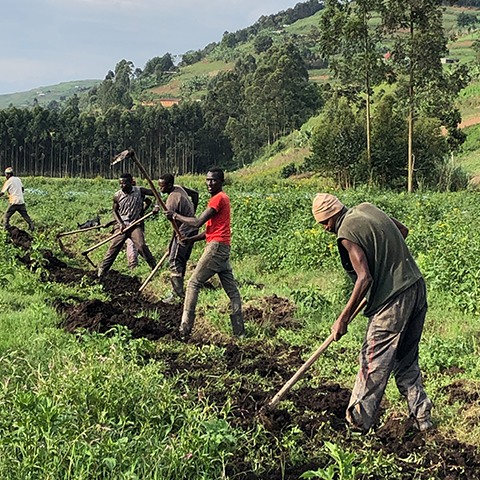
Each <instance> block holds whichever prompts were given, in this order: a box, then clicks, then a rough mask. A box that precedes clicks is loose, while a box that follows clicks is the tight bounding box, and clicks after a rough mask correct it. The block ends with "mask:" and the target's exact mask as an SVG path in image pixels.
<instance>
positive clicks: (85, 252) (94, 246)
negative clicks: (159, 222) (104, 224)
mask: <svg viewBox="0 0 480 480" xmlns="http://www.w3.org/2000/svg"><path fill="white" fill-rule="evenodd" d="M151 215H153V212H150V213H147V214H146V215H144V216H143V217H141V218H139V219H138V220H135V221H134V222H132V223H131V224H130V225H129V226H128V227H126V228H124V229H123V230H121V231H119V232H117V233H114V234H113V235H110V236H109V237H108V238H106V239H105V240H102V241H101V242H99V243H97V244H96V245H93V246H92V247H90V248H87V250H84V251H83V252H82V255H85V256H87V255H88V253H90V252H91V251H92V250H95V249H96V248H98V247H100V246H101V245H103V244H105V243H107V242H109V241H110V240H113V239H114V238H115V237H118V236H119V235H123V234H124V233H125V232H126V231H128V230H130V229H131V228H133V227H134V226H135V225H138V224H139V223H140V222H143V221H144V220H145V219H146V218H148V217H150V216H151Z"/></svg>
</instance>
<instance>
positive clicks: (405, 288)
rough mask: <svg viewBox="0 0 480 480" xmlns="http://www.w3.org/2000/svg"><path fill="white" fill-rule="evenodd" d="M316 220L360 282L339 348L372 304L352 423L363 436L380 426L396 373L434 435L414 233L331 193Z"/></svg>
mask: <svg viewBox="0 0 480 480" xmlns="http://www.w3.org/2000/svg"><path fill="white" fill-rule="evenodd" d="M312 212H313V215H314V217H315V219H316V220H317V222H319V223H321V224H322V225H323V228H324V229H325V230H326V231H327V232H331V233H335V234H336V235H337V244H338V249H339V253H340V258H341V260H342V265H343V267H344V268H345V270H346V271H347V272H348V273H349V274H350V276H351V277H352V279H353V280H354V282H355V286H354V289H353V292H352V295H351V297H350V299H349V301H348V302H347V305H346V306H345V308H344V310H343V312H342V313H341V314H340V316H339V317H338V319H337V321H336V322H335V323H334V324H333V326H332V333H333V335H334V339H335V340H336V341H337V340H339V339H340V338H341V337H342V336H343V335H345V333H346V332H347V326H348V320H349V319H350V317H351V316H352V314H353V313H354V311H355V310H356V309H357V307H358V306H359V305H360V303H361V301H362V299H363V298H364V297H366V298H367V306H366V309H365V315H366V316H367V317H369V322H368V327H367V333H366V336H365V340H364V343H363V346H362V350H361V352H360V370H359V372H358V375H357V379H356V382H355V386H354V389H353V392H352V397H351V399H350V403H349V406H348V408H347V421H348V422H349V423H350V424H351V425H352V426H353V427H356V428H358V429H361V430H364V431H366V430H368V429H369V428H370V427H371V426H372V425H373V423H374V422H375V419H376V415H377V412H378V408H379V406H380V402H381V400H382V397H383V394H384V392H385V388H386V385H387V382H388V378H389V376H390V374H391V372H392V371H393V373H394V376H395V381H396V384H397V387H398V389H399V391H400V393H401V394H402V395H404V396H405V397H406V399H407V402H408V407H409V411H410V415H411V416H412V417H413V418H414V419H415V421H416V426H417V428H418V429H419V430H421V431H424V430H428V429H429V428H431V427H432V422H431V420H430V410H431V408H432V403H431V401H430V399H429V398H428V396H427V394H426V393H425V391H424V389H423V384H422V375H421V372H420V368H419V366H418V343H419V341H420V338H421V335H422V330H423V325H424V321H425V315H426V313H427V294H426V288H425V281H424V280H423V277H422V274H421V273H420V270H419V268H418V266H417V264H416V263H415V260H414V259H413V257H412V255H411V254H410V251H409V250H408V247H407V244H406V243H405V238H406V237H407V235H408V228H407V227H406V226H405V225H403V224H402V223H400V222H399V221H398V220H396V219H394V218H392V217H390V216H388V215H387V214H386V213H385V212H383V211H382V210H380V209H378V208H377V207H375V206H373V205H372V204H370V203H362V204H360V205H358V206H357V207H355V208H351V209H347V208H346V207H344V205H343V204H342V203H341V202H340V200H339V199H338V198H336V197H334V196H333V195H330V194H328V193H319V194H317V196H316V197H315V200H314V202H313V208H312Z"/></svg>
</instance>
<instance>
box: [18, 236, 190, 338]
mask: <svg viewBox="0 0 480 480" xmlns="http://www.w3.org/2000/svg"><path fill="white" fill-rule="evenodd" d="M10 239H11V241H12V242H13V244H14V245H15V246H16V247H18V248H20V249H21V250H23V251H24V252H25V254H24V255H19V260H20V261H21V262H23V263H25V264H26V265H27V266H30V267H35V261H34V260H32V258H31V254H32V252H31V244H32V240H33V238H32V237H31V236H30V235H29V234H28V233H27V232H24V231H23V230H19V229H18V228H16V227H12V228H11V229H10ZM40 252H41V254H42V256H43V260H44V261H43V262H42V263H43V264H42V267H43V269H44V271H45V272H46V273H44V275H45V279H46V280H48V281H51V282H57V283H64V284H68V285H79V284H80V283H82V284H84V285H96V284H101V285H102V287H103V291H104V292H106V293H108V294H109V295H110V296H111V298H112V300H111V301H107V302H104V301H101V300H99V299H93V300H86V301H83V302H80V303H78V302H71V303H65V302H64V303H61V302H57V304H56V305H55V306H56V308H57V310H58V311H59V312H60V313H62V314H63V315H64V318H65V320H64V322H63V323H62V325H60V326H61V327H62V328H64V329H65V330H66V331H67V332H71V333H75V332H78V331H81V330H86V331H89V332H100V333H105V332H107V331H109V330H111V329H112V328H113V327H114V326H115V325H122V326H125V327H127V328H129V329H130V330H131V332H132V336H133V337H134V338H140V337H145V338H148V339H150V340H157V339H159V338H161V337H164V336H165V335H167V334H169V333H172V332H175V331H176V330H177V329H178V325H179V324H180V319H181V316H182V307H181V305H169V304H165V303H163V302H152V301H150V300H149V299H148V298H147V297H146V296H145V295H142V294H140V293H139V292H138V289H139V288H140V285H141V282H140V280H139V279H138V278H137V277H131V276H129V275H123V274H121V273H118V272H116V271H114V270H111V271H110V272H108V273H107V274H106V275H105V276H104V277H102V278H101V279H98V278H97V272H96V271H93V270H83V269H81V268H74V267H69V266H67V264H66V263H65V262H63V261H61V260H59V259H58V258H56V257H55V256H54V255H53V253H52V251H51V250H48V249H42V250H40ZM36 261H38V260H36Z"/></svg>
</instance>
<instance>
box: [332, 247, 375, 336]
mask: <svg viewBox="0 0 480 480" xmlns="http://www.w3.org/2000/svg"><path fill="white" fill-rule="evenodd" d="M341 244H342V245H343V246H344V247H345V249H346V250H347V252H348V255H349V257H350V261H351V262H352V267H353V269H354V270H355V273H356V274H357V281H356V282H355V286H354V287H353V292H352V295H351V296H350V299H349V300H348V302H347V305H346V306H345V308H344V309H343V312H342V313H341V314H340V316H339V317H338V318H337V320H336V322H335V323H334V324H333V325H332V333H333V337H334V340H335V341H338V340H340V338H342V336H343V335H345V334H346V333H347V326H348V321H349V320H350V317H351V316H352V315H353V313H354V312H355V310H356V309H357V307H358V306H359V305H360V303H361V301H362V300H363V298H364V297H365V294H366V293H367V291H368V289H369V288H370V285H371V284H372V281H373V278H372V275H371V274H370V270H369V268H368V262H367V257H366V256H365V252H364V251H363V250H362V247H360V246H359V245H357V244H356V243H353V242H351V241H350V240H347V239H345V238H344V239H342V240H341Z"/></svg>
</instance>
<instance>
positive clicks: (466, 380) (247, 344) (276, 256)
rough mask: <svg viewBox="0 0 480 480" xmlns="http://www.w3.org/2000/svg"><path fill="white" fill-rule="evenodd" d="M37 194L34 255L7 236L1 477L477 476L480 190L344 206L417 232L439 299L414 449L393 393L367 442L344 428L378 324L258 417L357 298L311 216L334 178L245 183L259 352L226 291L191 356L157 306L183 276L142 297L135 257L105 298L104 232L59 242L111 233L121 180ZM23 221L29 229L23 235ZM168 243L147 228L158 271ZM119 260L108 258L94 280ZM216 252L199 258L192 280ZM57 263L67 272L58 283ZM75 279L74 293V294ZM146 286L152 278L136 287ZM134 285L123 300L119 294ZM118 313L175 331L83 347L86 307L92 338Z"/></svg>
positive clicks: (1, 280) (348, 341)
mask: <svg viewBox="0 0 480 480" xmlns="http://www.w3.org/2000/svg"><path fill="white" fill-rule="evenodd" d="M178 181H179V183H182V184H185V185H187V186H189V187H192V188H197V189H198V190H199V191H200V193H201V203H200V207H199V209H200V210H201V209H203V208H204V207H205V206H206V202H207V196H208V195H207V193H206V189H205V187H204V180H203V177H185V178H180V179H179V180H178ZM24 184H25V187H26V203H27V207H28V209H29V213H30V214H31V216H32V217H33V218H34V219H35V221H36V223H37V227H38V230H37V233H35V235H34V239H33V242H32V244H31V247H30V248H29V249H27V250H22V249H20V248H17V247H14V246H13V245H12V244H11V243H10V242H9V241H8V237H7V236H6V235H5V234H2V236H1V238H0V250H1V258H2V260H1V261H2V268H1V269H0V291H1V295H0V298H1V304H2V309H1V310H0V359H1V361H0V437H1V438H2V441H1V442H0V477H1V478H5V479H12V480H13V479H15V480H16V479H18V478H29V479H36V478H42V479H44V478H48V479H92V478H98V479H110V478H118V479H134V478H135V479H137V478H138V479H170V478H171V479H197V478H203V479H212V480H214V479H219V478H225V479H226V478H228V479H237V480H238V479H254V478H262V479H264V478H269V479H277V478H278V479H281V478H285V479H294V478H295V479H297V478H299V477H300V474H302V473H304V472H306V471H313V472H317V474H316V475H313V474H312V475H313V476H312V477H310V478H325V477H324V476H321V475H323V473H322V472H326V471H327V470H328V468H330V471H331V472H332V474H335V473H336V474H337V475H338V474H339V472H340V469H341V468H347V470H348V469H350V470H349V471H350V472H351V467H353V466H355V467H356V468H357V472H362V471H363V472H364V473H360V474H359V475H358V476H357V477H355V478H362V479H366V478H373V479H380V478H399V479H400V478H419V479H420V478H422V479H427V478H428V479H433V478H447V476H448V478H458V479H460V478H469V477H468V476H467V474H468V475H471V476H470V478H474V476H472V475H473V473H472V472H473V471H478V465H477V463H475V462H476V460H475V458H476V457H475V455H478V438H479V435H480V431H479V426H478V425H479V422H478V418H479V417H478V416H479V415H480V413H479V412H480V400H479V395H478V392H479V388H480V369H479V366H478V354H479V351H478V338H480V327H479V324H478V314H479V307H478V306H479V305H480V283H479V282H478V275H479V271H480V270H479V264H478V245H480V237H479V235H480V234H479V232H478V228H477V227H476V222H475V221H473V219H475V218H477V217H478V216H479V215H480V211H479V205H480V203H479V195H480V194H479V193H478V192H473V191H472V192H459V193H454V194H453V193H450V194H438V193H430V192H418V193H416V194H414V195H406V194H397V193H391V192H381V191H376V190H370V189H357V190H349V191H344V192H342V191H337V192H336V194H337V195H338V196H339V197H340V199H341V200H342V201H343V202H344V203H345V204H346V205H355V204H357V203H359V202H362V201H371V202H373V203H375V204H376V205H378V206H379V207H381V208H383V209H384V210H385V211H387V212H388V213H389V214H391V215H394V216H395V217H396V218H398V219H399V220H400V221H402V222H404V223H405V224H407V225H408V226H409V227H410V229H411V231H410V235H409V237H408V244H409V246H410V248H411V250H412V252H413V254H414V256H415V257H416V259H417V261H418V263H419V265H420V267H421V269H422V272H423V273H424V275H425V278H426V280H427V283H428V290H429V303H430V310H429V312H428V316H427V323H426V327H425V334H424V338H423V340H422V343H421V349H420V359H421V367H422V369H423V373H424V381H425V387H426V390H427V392H428V394H429V395H430V396H431V397H432V400H433V401H434V404H435V409H434V412H433V418H434V423H435V430H434V431H433V432H431V433H428V434H424V435H417V434H415V432H414V431H413V430H412V429H411V424H410V427H409V426H408V425H409V424H408V421H407V410H406V405H405V402H404V401H403V399H402V398H401V396H400V395H399V393H398V392H397V390H396V388H395V386H394V384H393V383H391V384H390V385H389V387H388V389H387V392H386V398H385V402H384V404H383V406H382V415H381V417H380V419H379V423H378V425H377V428H376V429H375V430H374V431H372V432H371V433H369V434H368V435H365V436H359V435H358V434H355V433H354V432H351V431H350V430H349V429H348V428H347V427H346V425H345V422H344V419H343V413H344V410H343V408H344V405H345V401H346V400H348V394H349V390H348V389H349V388H351V387H352V385H353V382H354V378H355V374H356V368H357V353H358V350H359V348H360V345H361V342H362V337H363V333H364V329H365V324H366V320H365V319H364V318H362V317H359V318H358V319H357V320H356V321H355V322H354V323H353V324H352V326H351V328H350V329H349V334H348V335H347V336H346V337H344V338H343V339H342V340H341V342H339V343H338V345H337V344H334V345H332V346H331V347H330V349H329V350H328V351H327V352H326V353H325V354H324V355H323V356H322V357H321V358H320V359H319V360H318V361H317V363H316V364H315V365H314V366H313V367H312V369H311V370H310V372H309V374H308V376H307V377H306V379H304V380H302V381H301V382H300V383H299V384H298V385H297V386H296V387H295V388H294V389H293V391H292V392H291V393H290V394H289V395H288V396H287V397H286V399H285V400H284V401H283V402H281V404H280V405H279V408H278V409H277V411H276V412H275V413H274V414H273V415H271V416H269V417H262V415H260V414H259V410H260V408H261V406H262V405H264V404H265V402H266V401H268V399H269V398H271V397H272V396H273V395H274V394H275V393H276V392H277V391H278V390H279V388H280V387H281V386H282V385H283V384H284V383H285V382H286V381H287V380H288V379H289V378H290V376H291V375H292V374H293V373H294V372H295V371H296V369H298V368H299V366H300V365H301V364H302V362H303V361H305V360H306V359H307V358H308V356H309V355H310V354H311V353H312V352H313V351H314V350H315V349H316V348H317V346H318V345H320V343H321V342H322V341H323V340H324V339H325V338H326V336H327V335H328V334H329V328H330V325H331V324H332V323H333V321H334V320H335V318H336V315H338V314H339V312H340V311H341V309H342V308H343V305H344V304H345V301H346V298H348V295H349V292H350V291H351V284H350V282H349V281H348V280H347V278H346V277H345V275H344V274H343V271H342V268H341V266H340V263H339V258H338V254H337V252H336V247H335V239H334V237H333V236H331V235H330V234H327V233H325V232H324V231H323V230H322V229H321V228H319V226H318V225H316V224H315V222H314V220H313V217H312V215H311V201H312V198H313V196H314V194H315V192H317V191H325V190H327V191H331V190H329V189H328V187H327V186H326V185H325V184H324V182H323V181H322V179H319V178H309V179H299V180H296V181H285V180H280V179H278V177H277V176H276V175H275V173H274V172H273V171H272V172H267V173H265V172H263V171H259V170H253V171H252V172H251V173H249V172H248V171H242V172H238V173H233V174H229V176H228V179H227V186H226V187H225V190H226V191H227V193H228V194H229V196H230V198H231V199H232V212H233V223H232V230H233V244H232V261H233V269H234V273H235V276H236V280H237V282H238V284H239V288H240V291H241V294H242V298H243V301H244V312H245V318H246V329H247V335H248V336H247V339H246V340H244V341H241V342H236V341H235V340H234V339H232V337H231V327H230V325H229V318H228V299H227V297H226V295H225V294H224V292H223V290H222V289H219V288H218V287H219V282H218V280H217V279H213V280H212V284H211V288H208V289H204V290H203V291H202V292H201V295H200V301H199V305H198V309H197V312H198V316H197V320H196V328H195V329H194V332H193V335H192V338H191V340H190V341H189V342H188V343H184V342H181V341H179V340H178V339H177V337H176V336H175V333H174V330H175V328H174V326H175V325H176V324H178V323H176V322H178V316H179V315H180V313H181V307H180V305H178V306H173V307H168V309H167V306H166V305H163V306H162V304H161V303H159V302H158V299H159V298H163V296H164V295H165V294H166V293H167V291H168V290H169V286H168V280H167V277H168V272H167V269H164V271H163V272H162V273H161V274H159V275H157V277H156V278H154V280H153V281H152V283H151V284H150V286H149V287H148V288H147V290H146V293H145V294H141V295H138V294H136V293H135V292H134V290H133V289H131V285H132V284H133V283H134V280H135V278H134V277H132V275H131V274H130V272H129V271H128V266H127V262H126V258H125V253H124V252H122V253H121V254H120V255H119V257H118V258H117V260H116V262H115V264H114V269H115V270H116V271H117V272H118V273H115V272H112V273H111V274H110V276H109V277H108V278H107V279H106V280H105V281H103V282H101V281H98V280H96V279H95V272H94V270H93V268H92V267H91V266H90V265H89V264H88V263H87V262H86V261H85V259H84V258H83V257H82V255H79V252H81V251H82V250H84V249H85V248H87V247H89V246H91V245H93V244H94V243H96V242H98V241H99V240H100V239H102V238H106V237H107V236H108V232H107V231H105V230H103V231H101V232H100V233H92V232H90V233H81V234H77V235H72V236H69V237H64V245H65V249H64V251H62V250H61V249H60V247H59V244H58V243H57V242H56V240H55V235H56V234H57V233H59V232H62V231H69V230H73V229H75V228H76V227H77V222H83V221H85V220H87V219H89V218H93V217H95V216H96V214H97V212H98V211H99V208H100V215H101V218H102V221H107V220H109V219H110V206H111V200H112V195H113V192H114V191H115V190H116V189H117V182H115V181H106V180H102V179H97V180H90V181H88V180H79V179H57V180H55V179H43V178H25V179H24ZM4 205H6V203H5V204H4ZM13 220H14V221H13V223H14V224H17V225H18V226H19V227H21V228H24V227H25V225H24V224H23V220H21V218H20V217H17V216H15V217H14V219H13ZM169 237H170V231H169V226H168V223H167V222H166V221H165V220H164V219H163V217H162V218H158V219H156V220H151V221H149V222H148V223H147V225H146V238H147V242H148V243H149V245H150V246H151V248H152V250H153V252H154V254H155V255H157V258H159V257H160V255H161V254H162V253H163V252H164V251H165V248H166V246H167V244H168V240H169ZM106 248H107V245H104V246H103V247H100V248H99V249H97V250H95V251H94V252H93V253H92V254H91V258H92V260H93V261H94V262H95V263H96V262H98V261H100V260H101V258H102V257H103V255H104V253H105V250H106ZM202 249H203V246H202V245H196V246H195V248H194V252H193V254H192V258H191V262H190V264H189V273H188V274H190V272H191V268H192V267H193V265H194V264H195V262H196V261H197V260H198V258H199V256H200V255H201V252H202ZM48 250H51V251H52V253H53V255H54V256H55V257H56V258H58V260H60V261H63V262H65V266H63V267H61V266H60V267H53V266H52V265H51V264H50V263H49V262H48V261H47V259H48V258H51V257H50V256H49V255H48V254H47V253H48ZM27 253H28V255H29V257H28V258H26V257H25V255H26V254H27ZM20 259H23V261H22V260H20ZM67 271H68V272H69V273H72V274H73V273H74V274H75V278H76V281H74V282H68V281H66V275H64V274H65V272H67ZM62 272H63V273H62ZM148 273H149V269H148V267H147V266H146V265H145V263H144V262H143V261H142V260H141V263H140V267H139V268H138V270H137V271H135V276H137V277H138V280H135V281H138V282H140V280H143V279H145V277H146V276H147V275H148ZM72 278H73V277H72ZM117 279H119V280H121V282H120V285H122V287H121V289H122V290H123V291H118V290H115V289H113V288H111V287H112V285H113V283H112V282H113V280H117ZM132 282H133V283H132ZM138 285H139V283H138V284H137V286H138ZM116 302H119V303H120V304H121V305H123V306H124V309H125V312H127V311H130V310H129V309H130V308H133V306H135V305H137V304H139V305H141V307H140V310H138V313H137V315H136V318H137V319H138V320H137V321H140V320H142V319H145V317H146V316H147V317H151V318H153V319H155V318H156V319H157V320H158V322H160V323H162V322H165V318H164V313H165V312H170V313H169V315H171V316H172V318H171V322H172V324H173V326H171V327H169V329H170V330H169V332H170V333H168V334H165V335H164V336H161V337H159V338H158V339H157V340H148V339H147V338H145V337H144V336H141V335H140V336H134V334H133V333H132V331H130V330H129V329H127V328H126V327H120V326H118V327H112V329H111V330H110V331H109V332H108V333H89V332H88V331H79V332H78V333H77V334H75V335H72V334H71V333H67V332H65V331H64V330H63V328H61V327H62V325H63V324H64V322H67V321H68V319H70V318H71V317H72V315H77V316H78V315H79V314H80V312H83V313H85V312H86V311H87V310H82V308H84V307H86V306H90V307H92V306H96V308H98V311H97V310H96V311H95V312H96V313H95V312H93V313H92V311H90V312H91V313H90V315H91V316H92V317H91V320H92V321H93V319H94V318H97V319H100V316H101V308H100V307H102V308H107V307H109V308H112V309H113V308H114V307H115V305H117V303H116ZM175 308H177V309H176V310H175ZM95 315H97V317H95ZM111 315H112V314H111V313H110V316H111ZM115 315H116V314H115ZM142 321H143V320H142ZM162 325H167V324H166V323H162ZM333 404H334V405H333ZM393 427H395V428H393ZM395 429H396V430H395ZM328 442H330V443H328ZM455 442H456V443H455ZM440 456H441V458H442V461H440V460H439V459H440ZM362 468H363V470H362ZM472 469H477V470H472ZM325 474H326V473H325ZM449 475H450V476H449ZM329 478H340V477H334V476H332V477H329ZM342 478H351V479H352V480H353V478H354V477H353V476H350V477H346V476H344V477H342Z"/></svg>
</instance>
